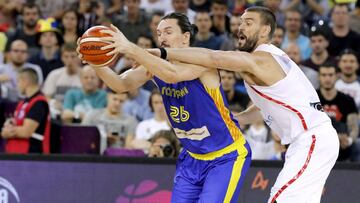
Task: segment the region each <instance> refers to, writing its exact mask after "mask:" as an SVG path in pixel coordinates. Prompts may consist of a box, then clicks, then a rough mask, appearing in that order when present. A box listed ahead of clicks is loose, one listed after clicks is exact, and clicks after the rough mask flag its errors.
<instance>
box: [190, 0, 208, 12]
mask: <svg viewBox="0 0 360 203" xmlns="http://www.w3.org/2000/svg"><path fill="white" fill-rule="evenodd" d="M210 6H211V0H190V9H191V10H193V11H195V12H199V11H206V12H210Z"/></svg>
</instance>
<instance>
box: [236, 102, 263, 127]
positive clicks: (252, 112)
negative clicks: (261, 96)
mask: <svg viewBox="0 0 360 203" xmlns="http://www.w3.org/2000/svg"><path fill="white" fill-rule="evenodd" d="M235 118H236V119H237V120H238V121H239V123H240V125H241V126H244V125H249V124H252V123H255V122H258V121H261V120H263V118H262V116H261V113H260V110H259V109H258V108H257V107H256V106H255V105H251V106H250V107H249V108H247V109H246V110H245V111H242V112H240V113H238V114H236V115H235Z"/></svg>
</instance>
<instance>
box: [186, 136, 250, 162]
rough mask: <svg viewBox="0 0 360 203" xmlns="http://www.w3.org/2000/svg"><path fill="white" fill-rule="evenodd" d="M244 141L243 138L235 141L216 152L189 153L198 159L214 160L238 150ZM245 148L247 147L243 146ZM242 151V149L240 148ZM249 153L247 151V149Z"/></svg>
mask: <svg viewBox="0 0 360 203" xmlns="http://www.w3.org/2000/svg"><path fill="white" fill-rule="evenodd" d="M243 144H244V143H242V142H241V140H238V141H235V142H234V143H232V144H231V145H228V146H226V147H225V148H222V149H220V150H217V151H214V152H210V153H207V154H195V153H192V152H189V151H188V153H189V154H190V156H192V157H194V158H195V159H198V160H203V161H209V160H214V159H216V158H219V157H222V156H223V155H224V154H229V153H230V152H233V151H235V150H238V151H239V149H240V148H241V146H243ZM243 148H245V147H243ZM240 151H241V150H240ZM245 151H246V149H245ZM246 153H247V151H246Z"/></svg>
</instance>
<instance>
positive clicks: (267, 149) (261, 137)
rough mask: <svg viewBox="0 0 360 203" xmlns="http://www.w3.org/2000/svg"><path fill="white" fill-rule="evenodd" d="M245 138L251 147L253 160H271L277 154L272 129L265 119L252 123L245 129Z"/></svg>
mask: <svg viewBox="0 0 360 203" xmlns="http://www.w3.org/2000/svg"><path fill="white" fill-rule="evenodd" d="M245 138H246V140H247V141H248V142H249V145H250V147H251V159H252V160H256V159H257V160H269V159H271V158H272V157H274V156H275V154H276V151H275V143H274V141H273V140H272V137H271V130H270V128H269V127H267V126H266V125H265V123H264V121H262V120H261V121H258V122H257V123H253V124H251V125H250V127H249V129H247V130H246V131H245Z"/></svg>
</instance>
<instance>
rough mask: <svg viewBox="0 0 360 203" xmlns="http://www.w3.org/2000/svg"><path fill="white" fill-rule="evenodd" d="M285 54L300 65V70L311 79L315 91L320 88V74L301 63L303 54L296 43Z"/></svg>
mask: <svg viewBox="0 0 360 203" xmlns="http://www.w3.org/2000/svg"><path fill="white" fill-rule="evenodd" d="M284 51H285V53H286V54H287V55H288V56H289V57H290V59H291V60H293V61H294V62H295V63H296V64H298V66H299V68H300V69H301V70H302V72H303V73H304V74H305V76H306V77H307V78H308V79H309V81H310V82H311V84H312V85H313V87H314V88H315V89H318V88H319V76H318V73H317V72H316V71H315V70H313V69H311V68H309V67H306V66H304V65H302V64H300V62H301V53H300V48H299V46H298V45H297V44H295V43H290V44H289V45H288V46H287V48H286V49H285V50H284Z"/></svg>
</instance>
